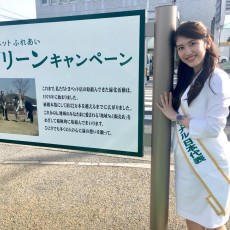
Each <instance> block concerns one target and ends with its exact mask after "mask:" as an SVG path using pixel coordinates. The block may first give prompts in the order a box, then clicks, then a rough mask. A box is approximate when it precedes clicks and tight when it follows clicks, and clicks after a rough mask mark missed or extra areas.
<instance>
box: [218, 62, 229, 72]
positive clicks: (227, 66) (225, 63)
mask: <svg viewBox="0 0 230 230" xmlns="http://www.w3.org/2000/svg"><path fill="white" fill-rule="evenodd" d="M220 68H221V69H223V70H224V71H226V72H227V73H228V74H230V61H226V62H223V63H221V64H220Z"/></svg>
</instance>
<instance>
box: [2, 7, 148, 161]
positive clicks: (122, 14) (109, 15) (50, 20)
mask: <svg viewBox="0 0 230 230" xmlns="http://www.w3.org/2000/svg"><path fill="white" fill-rule="evenodd" d="M130 16H138V17H139V22H140V23H139V26H140V28H139V73H138V76H139V79H138V84H139V86H138V89H139V92H138V95H139V96H138V137H137V139H138V147H137V151H135V152H133V151H125V150H113V149H103V148H94V147H84V146H72V145H65V144H64V145H61V144H52V143H43V142H42V143H40V142H33V141H21V140H10V139H4V138H0V142H4V143H12V144H23V145H32V146H40V147H49V148H59V149H71V150H80V151H90V152H101V153H111V154H120V155H129V156H139V157H141V156H143V131H144V36H145V11H144V10H135V11H124V12H112V13H103V14H91V15H80V16H66V17H56V18H41V19H30V20H20V21H6V22H0V30H1V28H2V27H3V26H12V25H26V24H42V23H53V22H70V21H80V20H90V19H107V18H119V17H130ZM112 138H113V137H112Z"/></svg>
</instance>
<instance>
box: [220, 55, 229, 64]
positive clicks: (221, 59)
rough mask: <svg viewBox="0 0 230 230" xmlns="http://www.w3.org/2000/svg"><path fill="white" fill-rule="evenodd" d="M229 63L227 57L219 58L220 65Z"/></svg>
mask: <svg viewBox="0 0 230 230" xmlns="http://www.w3.org/2000/svg"><path fill="white" fill-rule="evenodd" d="M227 61H228V58H227V57H226V56H219V62H220V63H224V62H227Z"/></svg>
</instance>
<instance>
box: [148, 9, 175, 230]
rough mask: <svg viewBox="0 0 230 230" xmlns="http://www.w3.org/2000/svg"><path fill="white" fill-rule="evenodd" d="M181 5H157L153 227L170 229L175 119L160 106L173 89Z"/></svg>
mask: <svg viewBox="0 0 230 230" xmlns="http://www.w3.org/2000/svg"><path fill="white" fill-rule="evenodd" d="M176 23H177V7H176V6H175V5H167V6H160V7H157V8H156V24H155V39H154V41H155V43H154V80H153V100H152V101H153V119H152V150H151V199H150V202H151V203H150V229H151V230H166V229H168V203H169V201H168V200H169V171H170V145H171V122H170V121H169V120H168V119H167V118H165V116H164V115H163V114H162V113H161V112H160V111H159V110H158V109H157V108H156V106H155V102H156V101H158V102H159V98H160V94H162V93H163V92H164V91H168V92H169V91H171V89H172V80H173V64H174V52H173V50H174V49H173V45H172V34H173V31H175V29H176Z"/></svg>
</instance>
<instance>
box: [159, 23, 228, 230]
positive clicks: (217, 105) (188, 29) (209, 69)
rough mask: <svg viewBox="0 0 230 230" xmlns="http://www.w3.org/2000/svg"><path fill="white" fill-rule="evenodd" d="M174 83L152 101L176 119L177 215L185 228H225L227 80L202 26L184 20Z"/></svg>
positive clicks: (178, 33) (178, 35) (178, 34)
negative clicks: (170, 88)
mask: <svg viewBox="0 0 230 230" xmlns="http://www.w3.org/2000/svg"><path fill="white" fill-rule="evenodd" d="M175 46H176V49H177V53H178V56H179V59H180V60H179V64H178V82H177V85H176V87H175V89H174V90H173V92H172V93H169V94H168V93H164V94H163V95H161V97H160V100H161V103H156V105H157V107H158V108H159V109H160V110H161V112H162V113H163V114H164V115H165V116H166V117H167V118H169V119H170V120H174V121H176V128H175V138H174V140H173V151H174V153H175V177H176V202H177V213H178V215H180V216H181V217H183V218H185V219H186V224H187V227H188V229H189V230H204V229H218V230H226V227H225V223H226V222H227V221H228V219H229V211H230V207H229V206H230V186H229V183H230V172H229V171H230V170H229V168H230V144H229V142H228V140H227V136H226V134H225V133H224V127H225V125H226V118H227V116H228V113H229V110H228V107H229V106H230V78H229V76H228V75H227V73H225V72H224V71H222V70H221V69H219V68H218V67H217V63H218V52H217V49H216V47H215V45H214V43H213V41H212V38H211V35H210V33H209V32H208V30H207V27H206V26H205V25H204V24H203V23H201V22H196V21H192V22H185V23H183V24H181V25H180V26H179V27H178V29H177V30H176V32H175Z"/></svg>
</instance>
